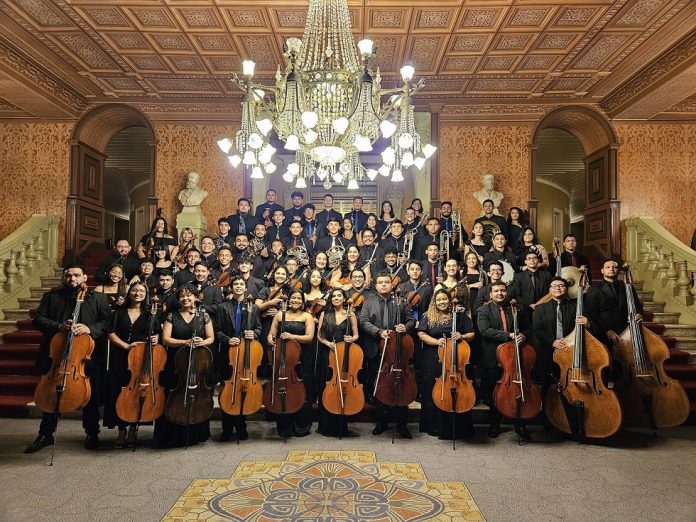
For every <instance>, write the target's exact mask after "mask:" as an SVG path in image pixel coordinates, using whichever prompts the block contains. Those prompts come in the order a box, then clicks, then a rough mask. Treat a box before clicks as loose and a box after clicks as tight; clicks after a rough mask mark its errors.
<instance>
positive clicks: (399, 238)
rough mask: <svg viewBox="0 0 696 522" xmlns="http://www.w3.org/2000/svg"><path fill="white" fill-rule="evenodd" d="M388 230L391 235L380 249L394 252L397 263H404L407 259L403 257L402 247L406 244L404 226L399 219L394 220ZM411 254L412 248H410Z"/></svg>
mask: <svg viewBox="0 0 696 522" xmlns="http://www.w3.org/2000/svg"><path fill="white" fill-rule="evenodd" d="M389 230H390V231H391V235H390V236H389V237H388V238H387V239H385V240H384V241H382V242H381V243H382V244H381V247H382V248H383V249H384V250H385V251H386V250H392V249H393V250H396V251H397V252H398V253H399V262H401V263H405V262H406V261H408V259H407V258H406V256H405V252H404V245H405V242H406V235H405V234H404V224H403V223H402V222H401V220H400V219H395V220H394V221H392V222H391V225H389ZM411 252H412V253H413V248H411Z"/></svg>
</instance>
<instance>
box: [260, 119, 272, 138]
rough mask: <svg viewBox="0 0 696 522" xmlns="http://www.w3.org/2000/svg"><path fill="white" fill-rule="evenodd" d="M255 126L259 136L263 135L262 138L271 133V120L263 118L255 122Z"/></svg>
mask: <svg viewBox="0 0 696 522" xmlns="http://www.w3.org/2000/svg"><path fill="white" fill-rule="evenodd" d="M256 126H257V127H258V128H259V130H260V131H261V134H263V135H264V136H268V133H269V132H271V129H273V123H271V120H269V119H268V118H264V119H263V120H259V121H257V122H256Z"/></svg>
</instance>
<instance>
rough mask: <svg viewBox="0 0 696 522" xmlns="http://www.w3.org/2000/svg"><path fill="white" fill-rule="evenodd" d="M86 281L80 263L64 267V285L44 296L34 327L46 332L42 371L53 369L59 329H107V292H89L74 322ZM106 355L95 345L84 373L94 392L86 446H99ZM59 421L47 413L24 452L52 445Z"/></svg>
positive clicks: (85, 412) (98, 332) (85, 413)
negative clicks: (52, 347)
mask: <svg viewBox="0 0 696 522" xmlns="http://www.w3.org/2000/svg"><path fill="white" fill-rule="evenodd" d="M85 283H87V274H85V271H84V268H83V267H81V266H79V265H68V266H66V267H65V268H64V269H63V286H61V287H60V288H57V289H55V290H50V291H49V292H46V293H45V294H44V295H43V296H42V297H41V303H40V304H39V307H38V309H37V311H36V317H34V320H33V321H32V326H33V327H34V328H35V329H36V330H39V331H40V332H41V333H42V334H43V339H42V340H41V345H40V347H39V354H38V356H37V359H36V366H38V368H39V370H40V371H41V373H46V372H47V371H48V370H49V369H50V368H51V360H50V343H51V338H52V337H53V336H54V335H55V334H57V333H58V332H59V331H61V332H68V331H72V332H73V334H74V335H76V336H79V335H90V336H91V337H92V338H93V339H96V338H99V337H100V336H102V335H103V334H104V333H105V332H106V329H107V327H108V325H109V320H110V317H111V310H110V309H109V303H108V300H107V298H106V295H104V294H100V293H95V292H90V293H88V294H87V296H86V297H85V300H84V302H83V303H82V306H81V308H80V315H79V317H78V322H76V323H73V322H72V314H73V312H74V310H75V306H76V304H77V294H78V293H79V292H80V290H81V286H82V285H83V284H85ZM105 357H106V354H104V353H99V352H96V347H95V353H93V354H92V358H91V359H90V360H88V361H87V362H86V364H85V373H86V374H87V375H88V376H89V377H90V385H91V388H92V394H91V396H90V400H89V402H88V403H87V405H86V406H85V407H84V408H83V409H82V427H83V428H84V430H85V433H86V434H87V438H86V439H85V444H84V446H85V448H86V449H90V450H96V449H97V448H98V447H99V436H98V434H99V400H100V397H101V393H100V388H101V386H100V384H101V382H100V375H101V372H100V368H101V367H103V366H104V363H105ZM57 424H58V416H57V415H55V414H53V413H46V412H44V414H43V416H42V418H41V425H40V427H39V434H38V436H37V437H36V439H35V440H34V442H32V443H31V444H30V445H29V446H27V448H26V449H25V450H24V452H25V453H34V452H36V451H39V450H40V449H41V448H44V447H46V446H48V445H50V444H53V433H54V432H55V431H56V425H57Z"/></svg>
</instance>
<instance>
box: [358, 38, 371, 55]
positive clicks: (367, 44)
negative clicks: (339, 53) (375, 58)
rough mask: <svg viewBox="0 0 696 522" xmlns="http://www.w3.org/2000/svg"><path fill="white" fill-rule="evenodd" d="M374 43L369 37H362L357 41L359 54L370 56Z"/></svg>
mask: <svg viewBox="0 0 696 522" xmlns="http://www.w3.org/2000/svg"><path fill="white" fill-rule="evenodd" d="M373 45H374V42H373V41H372V40H370V39H369V38H363V39H362V40H360V41H359V42H358V50H359V51H360V55H361V56H363V57H367V56H370V55H371V54H372V46H373Z"/></svg>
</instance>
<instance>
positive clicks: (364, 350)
mask: <svg viewBox="0 0 696 522" xmlns="http://www.w3.org/2000/svg"><path fill="white" fill-rule="evenodd" d="M276 197H277V196H276V193H275V191H273V190H268V191H267V193H266V201H265V202H264V203H263V204H261V205H259V206H257V207H256V208H255V211H254V209H253V207H252V203H251V201H249V200H248V199H246V198H240V199H239V201H238V202H237V211H236V212H235V213H233V214H232V215H230V216H228V217H222V218H220V219H219V220H218V222H217V234H215V235H212V236H205V237H202V238H200V240H199V238H197V237H196V236H195V235H194V233H193V231H191V230H190V229H183V230H181V231H180V233H179V234H178V237H173V236H172V235H170V233H169V228H168V225H167V222H166V220H165V219H164V218H162V217H161V216H159V215H158V217H157V218H156V219H155V220H154V222H153V223H152V226H151V229H150V231H149V233H148V234H146V235H145V236H143V237H142V239H141V240H140V242H139V243H138V245H137V246H136V248H135V249H134V250H133V249H132V247H131V245H130V244H129V242H128V241H127V240H125V239H120V240H118V241H117V242H116V243H115V245H114V253H113V254H112V255H109V256H107V257H106V258H105V259H104V260H103V262H102V263H101V265H100V266H99V268H98V269H97V272H96V274H95V276H94V278H95V281H94V282H93V281H91V280H90V281H88V276H87V274H86V273H85V270H84V268H83V267H82V266H80V265H77V264H75V265H70V266H66V267H65V268H64V270H63V285H62V287H60V288H57V289H53V290H51V291H49V292H47V293H46V294H45V295H44V296H43V298H42V300H41V303H40V305H39V307H38V310H37V313H36V317H35V319H34V326H35V328H37V329H38V330H40V331H41V332H42V333H43V334H44V340H43V342H42V344H41V348H40V353H39V358H38V365H39V366H40V368H41V371H42V377H41V382H40V383H39V385H38V387H37V390H36V404H37V406H39V407H40V408H41V409H42V410H43V411H44V414H43V418H42V420H41V425H40V428H39V434H38V437H37V438H36V440H34V442H33V443H32V444H31V445H29V446H28V447H27V448H26V450H25V451H26V452H27V453H31V452H35V451H38V450H40V449H41V448H43V447H46V446H48V445H54V448H55V444H54V441H55V439H54V434H55V431H56V427H57V424H58V420H59V418H60V414H61V413H66V412H70V411H74V410H77V409H79V408H82V423H83V427H84V430H85V432H86V440H85V444H84V446H85V448H87V449H92V450H93V449H97V448H98V447H99V437H98V434H99V432H100V422H101V423H102V425H103V426H104V427H106V428H117V429H118V436H117V438H116V442H115V445H116V447H117V448H124V447H134V446H135V444H136V442H137V436H138V426H139V425H141V424H146V423H154V434H153V441H152V445H153V446H154V447H157V448H167V447H177V446H186V445H191V444H196V443H200V442H203V441H206V440H207V439H209V438H210V436H211V431H210V417H211V414H212V411H213V407H214V399H215V398H217V401H218V403H219V406H220V410H221V434H220V436H219V439H217V440H220V441H230V440H235V441H239V440H245V439H247V438H248V432H247V426H246V417H247V416H248V415H251V414H254V413H256V412H257V411H259V410H260V409H261V408H262V407H263V408H265V412H266V416H267V418H269V419H270V420H273V421H274V422H275V423H276V426H277V433H278V435H279V436H280V437H283V438H288V437H303V436H306V435H308V434H310V433H311V431H312V429H313V420H314V419H318V425H317V426H316V428H315V431H316V432H318V433H320V434H322V435H324V436H332V437H349V436H353V435H354V433H353V432H352V431H351V430H350V428H349V425H348V421H349V420H350V419H351V416H352V415H355V414H357V413H360V412H361V411H363V410H364V408H365V403H368V404H369V405H371V406H372V408H368V409H369V410H371V411H373V412H374V416H375V418H376V425H375V426H374V429H373V430H372V433H373V434H374V435H379V434H381V433H383V432H385V431H387V430H389V429H390V428H391V436H392V437H393V436H394V433H397V434H398V435H399V437H400V438H405V439H410V438H411V433H410V431H409V428H408V426H407V417H408V405H409V404H410V403H412V402H414V401H417V402H419V403H420V417H419V424H418V428H419V431H420V432H422V433H427V434H428V435H431V436H435V437H439V438H441V439H448V440H455V439H469V438H471V437H473V436H474V426H473V422H472V413H471V409H472V407H473V406H474V405H475V404H476V403H480V402H482V403H485V404H486V405H488V406H489V412H490V413H489V425H488V431H487V433H488V436H489V437H497V436H498V435H499V434H500V430H501V427H500V424H501V419H502V418H503V417H505V418H511V419H512V420H513V423H514V429H515V432H516V433H517V435H518V437H519V439H520V440H530V439H531V435H530V433H529V431H528V430H527V427H526V424H525V423H526V420H528V419H531V418H534V417H537V416H540V419H541V421H542V423H543V427H544V429H546V430H560V431H563V432H566V433H568V434H570V435H572V436H575V437H576V438H578V439H584V437H598V438H601V437H606V436H609V435H611V434H613V433H615V432H616V430H617V429H618V428H619V426H620V425H621V423H622V418H621V416H622V411H625V412H629V411H633V410H635V409H636V408H638V409H639V410H640V411H639V415H643V416H644V417H645V419H647V422H648V423H649V424H651V425H653V426H667V425H670V424H669V423H670V422H672V425H674V423H675V422H676V423H677V424H678V423H679V421H678V420H675V419H676V418H677V417H678V415H677V417H675V416H674V415H673V416H672V417H673V418H672V419H669V418H666V417H669V415H668V414H663V413H661V411H660V412H657V409H658V406H656V403H657V402H658V398H659V397H658V393H657V391H654V390H653V388H652V387H651V386H649V385H645V384H641V383H639V384H637V385H636V384H635V381H640V379H639V378H637V377H636V376H638V377H644V375H640V371H643V373H646V372H647V373H649V372H650V371H651V370H650V368H652V367H654V366H655V365H654V364H648V363H647V362H643V363H642V362H641V361H642V355H641V353H639V352H637V351H636V350H638V348H635V346H636V345H637V344H640V343H641V342H642V343H643V344H644V345H647V344H649V342H650V341H652V338H648V337H647V335H646V336H645V338H644V339H643V337H642V336H643V333H644V332H645V329H644V327H643V326H642V324H641V317H642V314H643V309H642V306H641V303H640V300H639V299H638V295H637V293H636V292H635V290H634V289H633V286H632V285H631V283H630V273H627V274H625V275H624V276H622V277H620V275H619V274H620V272H621V265H620V263H619V262H618V261H617V260H615V259H606V260H605V261H604V262H603V264H602V266H601V274H602V280H601V281H600V282H599V283H598V284H594V285H591V284H590V283H591V282H592V281H591V270H590V266H589V261H588V259H587V257H586V256H584V255H582V254H581V253H580V252H578V251H577V250H576V247H577V242H576V238H575V237H574V236H573V235H572V234H569V235H567V236H565V237H564V238H562V242H561V240H560V239H559V240H558V241H556V240H555V241H554V243H555V244H554V247H555V248H554V250H555V252H549V251H547V249H545V248H544V247H543V246H542V245H541V244H539V242H538V241H537V238H536V235H535V232H534V230H533V229H532V228H530V227H529V226H527V225H526V223H525V215H526V214H525V212H524V211H523V210H522V209H520V208H517V207H513V208H512V209H511V210H510V212H509V214H508V216H507V219H505V218H504V217H502V216H500V215H498V214H497V213H496V211H495V210H494V208H493V202H492V201H490V200H487V201H485V202H484V203H483V208H482V211H483V214H482V216H481V217H480V218H478V219H476V221H475V222H474V223H473V224H472V225H471V227H470V228H469V229H468V230H467V229H466V228H465V227H464V226H463V225H462V223H461V219H460V215H461V212H460V211H457V210H454V209H453V208H452V204H451V203H450V202H442V203H441V205H440V207H439V208H438V209H435V211H436V212H437V214H438V217H435V216H429V215H428V214H427V213H425V212H424V209H423V205H422V203H421V201H420V200H419V199H415V200H414V201H413V202H412V204H411V205H410V206H409V207H408V208H407V209H406V210H405V212H404V216H403V219H399V217H397V216H395V215H394V210H393V207H392V205H391V203H390V202H389V201H384V202H383V203H382V205H381V210H380V212H379V215H376V214H374V213H366V212H364V211H363V199H362V198H361V197H359V196H358V197H355V198H353V201H352V209H351V211H350V212H348V213H346V214H344V215H341V214H340V213H339V212H337V211H336V210H335V209H334V206H333V203H334V202H333V197H332V195H330V194H326V196H325V197H324V198H323V208H322V209H321V210H320V211H317V209H316V208H315V206H314V205H312V204H305V203H304V196H303V194H302V193H301V192H293V193H292V206H291V207H290V208H287V209H286V208H283V207H282V206H281V205H279V204H278V203H277V201H276ZM561 247H562V248H561ZM566 269H568V270H569V271H567V270H566ZM564 270H566V271H564ZM567 274H571V275H572V277H571V276H568V275H567ZM564 276H565V277H564ZM581 282H582V284H581ZM93 284H97V286H93ZM626 332H628V334H627V333H626ZM638 338H640V339H638ZM626 346H628V348H626ZM648 351H649V350H648V348H645V346H643V352H642V353H646V352H648ZM612 359H614V360H613V361H612ZM648 367H650V368H648ZM636 368H637V369H636ZM656 371H659V369H658V370H656ZM657 378H658V379H663V382H662V383H661V384H664V386H663V387H665V388H667V387H668V386H667V384H669V383H670V380H669V379H668V378H666V377H665V376H662V375H658V376H657ZM614 382H616V384H615V385H614ZM621 382H623V385H620V383H621ZM641 382H645V381H641ZM608 383H611V384H609V386H607V384H608ZM612 385H613V386H612ZM674 387H675V386H672V388H674ZM677 387H678V385H677ZM634 388H640V390H639V391H638V392H637V393H640V394H642V398H643V399H644V397H645V395H646V394H647V395H650V397H651V400H652V402H651V403H650V404H648V405H647V406H646V404H647V403H646V401H645V400H642V399H641V397H636V394H635V393H633V392H634V391H635V390H634ZM646 389H647V391H646ZM573 390H574V391H573ZM615 390H616V393H615ZM675 393H677V392H675ZM617 396H618V398H617ZM600 397H601V399H600ZM670 400H673V401H674V400H676V399H670ZM619 401H621V405H620V406H619ZM627 402H631V404H627ZM633 402H635V403H639V405H638V406H635V405H634V404H632V403H633ZM101 405H103V416H102V418H101V419H100V406H101ZM659 409H660V410H662V409H663V408H662V407H661V406H660V407H659ZM687 409H688V403H687ZM679 415H680V414H679Z"/></svg>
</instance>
